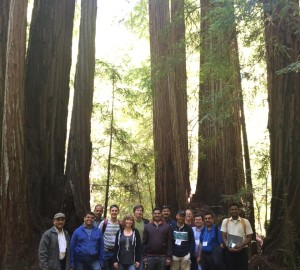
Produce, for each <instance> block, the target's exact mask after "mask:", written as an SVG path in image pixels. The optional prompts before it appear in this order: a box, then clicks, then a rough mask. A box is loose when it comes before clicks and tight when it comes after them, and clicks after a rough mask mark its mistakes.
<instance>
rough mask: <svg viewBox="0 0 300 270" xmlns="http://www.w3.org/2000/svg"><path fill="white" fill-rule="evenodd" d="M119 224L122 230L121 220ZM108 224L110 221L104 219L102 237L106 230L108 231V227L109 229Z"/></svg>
mask: <svg viewBox="0 0 300 270" xmlns="http://www.w3.org/2000/svg"><path fill="white" fill-rule="evenodd" d="M118 223H119V227H120V229H122V223H121V221H120V220H118ZM107 224H108V219H107V218H106V219H104V221H103V226H102V235H103V234H104V232H105V230H106V227H107Z"/></svg>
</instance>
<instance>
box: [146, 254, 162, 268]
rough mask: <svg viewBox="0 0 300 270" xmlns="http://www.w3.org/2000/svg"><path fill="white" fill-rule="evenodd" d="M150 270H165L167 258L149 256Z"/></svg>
mask: <svg viewBox="0 0 300 270" xmlns="http://www.w3.org/2000/svg"><path fill="white" fill-rule="evenodd" d="M147 263H148V270H165V269H166V257H165V256H148V257H147Z"/></svg>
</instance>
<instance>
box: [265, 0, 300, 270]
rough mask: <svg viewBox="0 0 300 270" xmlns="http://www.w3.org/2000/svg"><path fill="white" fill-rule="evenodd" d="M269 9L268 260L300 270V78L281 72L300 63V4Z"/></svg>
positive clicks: (285, 3)
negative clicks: (299, 61)
mask: <svg viewBox="0 0 300 270" xmlns="http://www.w3.org/2000/svg"><path fill="white" fill-rule="evenodd" d="M263 4H264V6H263V7H264V12H265V38H266V52H267V75H268V99H269V131H270V154H271V177H272V200H271V217H270V225H269V227H268V230H267V238H266V241H265V242H264V254H265V255H268V256H269V257H270V260H271V261H272V262H275V263H276V264H278V265H280V266H281V268H280V269H283V266H285V267H286V269H289V270H292V269H296V267H299V257H300V245H299V238H300V230H299V227H300V215H299V214H298V213H299V212H298V211H299V208H300V200H299V196H300V188H299V177H300V155H299V136H300V122H299V118H300V91H299V85H300V73H299V72H298V73H297V72H294V71H291V72H287V73H282V74H278V73H277V72H278V71H279V70H281V69H283V68H285V67H287V66H288V65H290V64H292V63H294V62H296V61H298V60H299V51H300V34H299V26H300V20H299V1H298V0H297V1H296V0H292V1H278V0H277V1H269V0H266V1H263ZM272 269H273V268H272ZM297 269H298V268H297Z"/></svg>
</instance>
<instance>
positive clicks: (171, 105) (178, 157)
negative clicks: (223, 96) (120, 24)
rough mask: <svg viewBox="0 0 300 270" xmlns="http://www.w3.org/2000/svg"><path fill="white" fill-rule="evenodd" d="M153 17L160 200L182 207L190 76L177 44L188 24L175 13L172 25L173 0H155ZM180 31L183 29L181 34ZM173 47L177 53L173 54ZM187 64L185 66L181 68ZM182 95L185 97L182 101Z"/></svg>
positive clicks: (151, 6) (186, 189) (186, 187)
mask: <svg viewBox="0 0 300 270" xmlns="http://www.w3.org/2000/svg"><path fill="white" fill-rule="evenodd" d="M178 3H180V2H178ZM179 7H180V4H179V5H178V6H177V4H175V1H174V2H172V9H173V11H174V12H175V10H176V14H180V16H181V14H182V12H183V10H182V11H181V12H179V11H178V10H179ZM180 8H181V7H180ZM177 9H178V10H177ZM149 18H150V50H151V82H152V89H153V123H154V124H153V129H154V150H155V187H156V188H155V190H156V203H157V204H158V205H162V204H166V203H167V204H169V205H170V206H171V207H172V208H173V209H179V208H184V207H185V206H186V204H187V198H188V196H189V192H190V188H189V179H188V167H187V168H186V167H183V166H188V161H187V159H188V157H187V150H185V149H186V146H187V134H185V132H187V126H185V127H184V125H186V123H187V120H186V113H187V112H186V111H182V110H184V108H186V104H185V105H184V103H186V82H184V81H182V80H185V79H186V75H185V62H184V61H185V49H183V48H181V49H179V43H177V42H179V40H180V42H183V43H181V44H183V46H184V45H185V44H184V39H183V35H182V31H184V24H182V21H181V19H183V17H181V18H180V17H179V18H178V21H176V18H175V15H174V17H173V19H174V20H173V22H174V24H173V25H172V26H171V24H170V22H171V18H170V11H169V1H159V0H154V1H152V0H151V1H149ZM173 26H174V27H173ZM171 29H173V31H171ZM176 30H179V32H178V33H177V34H178V36H176V33H175V31H176ZM172 41H176V44H174V47H173V48H172V49H171V48H170V44H171V42H172ZM176 46H178V47H176ZM171 50H172V52H173V53H170V51H171ZM177 52H180V55H177V57H179V59H180V60H179V61H178V60H176V61H178V62H176V61H175V59H173V58H172V56H173V55H175V54H176V53H177ZM174 62H175V63H176V65H174V64H173V63H174ZM183 63H184V65H183V66H182V67H179V66H180V64H183ZM184 92H185V93H184ZM179 97H181V98H182V100H179ZM181 102H182V103H181ZM179 114H182V115H181V116H180V115H179ZM180 121H182V122H180ZM180 140H183V141H180ZM177 166H178V167H177ZM180 170H181V171H180ZM184 181H186V183H184ZM174 194H175V196H174Z"/></svg>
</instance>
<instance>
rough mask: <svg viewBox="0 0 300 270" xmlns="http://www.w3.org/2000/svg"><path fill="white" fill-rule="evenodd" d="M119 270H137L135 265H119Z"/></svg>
mask: <svg viewBox="0 0 300 270" xmlns="http://www.w3.org/2000/svg"><path fill="white" fill-rule="evenodd" d="M119 270H136V269H135V267H134V264H122V263H119Z"/></svg>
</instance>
